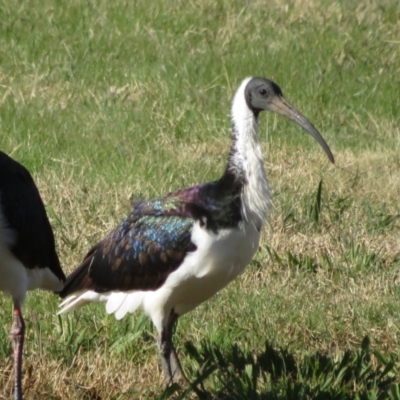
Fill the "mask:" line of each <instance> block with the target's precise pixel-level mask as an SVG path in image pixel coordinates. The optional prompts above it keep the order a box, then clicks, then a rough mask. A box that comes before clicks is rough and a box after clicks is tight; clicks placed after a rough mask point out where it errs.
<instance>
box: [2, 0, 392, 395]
mask: <svg viewBox="0 0 400 400" xmlns="http://www.w3.org/2000/svg"><path fill="white" fill-rule="evenodd" d="M0 17H1V18H0V20H1V24H0V49H1V51H0V129H1V134H0V149H1V150H3V151H5V152H7V153H9V154H10V155H12V156H13V157H14V158H15V159H17V160H18V161H20V162H22V163H23V164H24V165H25V166H26V167H27V168H29V170H30V171H31V172H32V174H33V175H34V178H35V180H36V182H37V184H38V186H39V189H40V191H41V193H42V196H43V198H44V200H45V202H46V205H47V209H48V212H49V215H50V218H51V222H52V225H53V227H54V230H55V235H56V240H57V246H58V250H59V254H60V258H61V261H62V264H63V266H64V269H65V271H66V272H70V271H72V270H73V268H74V267H75V266H76V265H77V264H78V263H79V262H80V260H81V259H82V257H83V256H84V254H85V253H86V252H87V250H88V249H89V248H90V246H91V245H92V244H94V243H95V242H96V241H97V240H99V239H100V238H102V237H103V236H104V235H105V234H106V233H107V232H108V231H109V230H110V229H111V228H112V227H114V226H115V225H116V224H117V223H118V222H119V221H120V220H121V219H122V218H124V216H126V214H127V213H128V212H129V210H130V199H131V198H147V197H152V196H157V195H160V194H163V193H166V192H168V191H170V190H174V189H178V188H181V187H185V186H188V185H191V184H195V183H199V182H202V181H207V180H212V179H215V178H217V177H218V176H219V175H220V174H221V172H222V170H223V168H224V165H225V162H226V156H227V152H228V150H229V144H230V136H229V133H230V132H229V130H230V120H229V109H230V101H231V99H232V95H233V93H234V91H235V89H236V87H237V85H238V84H239V83H240V82H241V80H242V79H243V78H244V77H246V76H255V75H258V76H266V77H269V78H272V79H274V80H275V81H276V82H277V83H278V84H279V85H280V86H281V87H282V89H283V92H284V94H285V96H286V98H287V99H288V100H289V101H290V102H291V103H292V104H293V105H294V106H296V107H297V108H298V109H299V110H300V111H302V112H303V113H304V114H305V115H306V116H307V117H308V118H309V119H310V120H311V121H312V122H313V124H314V125H315V126H316V127H317V128H318V129H319V130H320V132H321V133H322V134H323V136H324V138H325V139H326V141H327V142H328V143H329V145H330V147H331V149H332V151H333V153H334V155H335V158H336V166H331V165H330V164H329V163H328V161H327V159H326V157H325V155H324V154H323V152H322V150H321V148H320V147H319V146H318V145H317V144H316V143H315V142H314V141H313V140H312V139H311V138H309V137H308V136H307V135H305V134H304V133H303V132H301V131H300V129H299V128H298V127H296V126H294V125H293V124H291V123H290V122H287V121H285V120H283V119H282V118H281V117H278V116H274V115H264V116H263V117H262V118H261V129H260V137H261V139H262V142H263V147H264V150H265V155H266V169H267V173H268V176H269V180H270V183H271V187H272V190H273V207H272V209H271V211H270V218H269V221H270V222H269V226H267V227H266V228H265V231H264V233H263V239H262V242H261V245H260V249H259V251H258V252H257V254H256V256H255V258H254V261H253V262H252V263H251V265H250V266H249V267H248V268H247V270H246V272H245V273H244V275H243V276H241V277H240V278H239V279H237V280H236V281H235V282H233V283H232V284H231V285H230V286H228V287H227V288H226V289H224V290H223V291H222V292H221V293H219V294H218V295H217V296H215V297H214V298H213V299H211V300H210V301H208V302H207V303H205V304H204V305H202V306H200V307H199V308H198V309H196V310H195V311H194V312H192V313H191V314H189V315H187V316H185V317H183V318H181V320H180V322H179V326H178V329H177V332H176V334H175V342H176V344H177V347H178V350H179V353H180V357H181V361H182V362H183V368H184V370H185V371H187V373H188V376H189V378H190V380H191V381H192V382H196V384H197V389H196V390H197V393H196V392H195V391H194V389H193V388H190V387H181V388H179V387H175V386H174V387H171V388H168V389H167V390H165V388H164V386H163V384H162V377H161V371H160V368H159V365H158V358H157V353H156V346H155V340H154V336H155V332H154V329H153V327H152V325H151V323H150V322H149V321H148V320H147V319H146V318H144V317H143V316H142V315H141V314H137V315H135V316H133V317H128V318H125V319H123V320H122V321H119V322H116V321H115V319H114V317H113V316H108V315H105V312H104V307H103V305H100V304H92V305H89V306H87V307H85V308H83V309H81V310H80V311H78V312H75V313H73V314H71V315H67V316H61V317H57V316H56V315H55V314H56V311H57V305H58V300H57V298H56V297H55V296H53V295H51V294H48V293H44V292H39V291H37V292H32V293H30V294H29V295H28V298H27V301H26V303H25V305H24V315H25V318H26V323H27V339H26V347H25V354H24V388H25V393H26V399H27V400H28V399H90V400H94V399H102V400H105V399H132V398H138V399H139V398H140V399H145V398H146V399H153V398H159V399H163V398H196V397H198V396H201V397H204V398H210V399H211V398H215V399H232V398H233V399H371V400H372V399H400V380H399V373H400V350H399V345H400V315H399V312H398V310H399V308H400V284H399V282H400V281H399V268H400V232H399V230H400V218H399V216H400V211H399V206H398V199H399V195H400V178H399V176H400V175H399V172H400V158H399V154H400V130H399V126H400V103H399V88H400V42H399V37H400V24H399V21H400V5H399V4H398V1H395V0H383V1H378V0H370V1H364V2H358V1H347V0H346V1H345V0H339V1H330V0H329V1H328V0H324V1H317V0H307V1H303V2H296V1H283V0H274V1H271V2H264V1H252V2H241V1H228V0H213V1H210V0H205V1H202V2H188V1H182V0H176V1H174V2H162V1H142V0H137V1H122V0H117V1H113V2H108V1H77V0H72V1H69V2H54V1H49V0H41V1H37V0H36V1H29V2H28V1H23V0H20V1H14V2H6V1H2V2H1V3H0ZM0 279H1V277H0ZM0 321H1V324H0V388H3V389H2V390H0V399H3V398H4V399H8V398H11V392H12V359H11V343H10V341H9V337H8V331H9V328H10V325H11V301H10V298H9V297H7V296H3V295H1V296H0Z"/></svg>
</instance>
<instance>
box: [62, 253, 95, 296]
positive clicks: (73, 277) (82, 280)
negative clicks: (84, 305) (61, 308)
mask: <svg viewBox="0 0 400 400" xmlns="http://www.w3.org/2000/svg"><path fill="white" fill-rule="evenodd" d="M91 260H92V259H91V257H88V258H86V259H85V260H84V261H83V263H82V264H81V265H80V266H79V267H78V268H77V269H76V270H75V271H73V272H72V273H71V274H70V275H68V276H67V279H66V281H65V283H64V288H63V289H62V290H61V291H60V292H58V295H59V296H60V297H61V298H62V299H64V298H66V297H67V296H70V295H72V294H74V293H77V292H78V293H79V292H82V291H83V290H92V289H94V287H93V282H92V280H91V278H90V277H89V268H90V263H91Z"/></svg>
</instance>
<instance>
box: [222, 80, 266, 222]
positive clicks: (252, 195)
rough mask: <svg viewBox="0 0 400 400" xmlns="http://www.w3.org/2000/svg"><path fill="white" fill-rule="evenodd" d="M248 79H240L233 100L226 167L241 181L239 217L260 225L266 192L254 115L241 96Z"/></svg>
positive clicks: (263, 218)
mask: <svg viewBox="0 0 400 400" xmlns="http://www.w3.org/2000/svg"><path fill="white" fill-rule="evenodd" d="M250 80H251V78H247V79H245V80H244V81H243V82H242V84H241V85H240V87H239V89H238V90H237V92H236V94H235V97H234V99H233V104H232V110H231V115H232V124H233V145H232V149H231V154H230V158H229V162H228V170H229V171H230V172H232V173H233V174H235V175H236V176H238V177H240V178H242V179H243V181H244V185H243V192H242V204H243V209H242V213H243V217H244V218H245V219H246V220H247V221H248V222H250V223H253V224H254V225H255V226H256V227H257V228H261V226H262V224H263V223H264V221H265V219H266V213H267V210H268V206H269V204H270V191H269V188H268V182H267V177H266V174H265V169H264V159H263V155H262V149H261V145H260V141H259V139H258V134H257V132H258V118H257V117H256V116H255V115H254V113H253V111H252V110H251V109H250V108H249V107H248V105H247V102H246V99H245V96H244V91H245V87H246V85H247V84H248V82H249V81H250Z"/></svg>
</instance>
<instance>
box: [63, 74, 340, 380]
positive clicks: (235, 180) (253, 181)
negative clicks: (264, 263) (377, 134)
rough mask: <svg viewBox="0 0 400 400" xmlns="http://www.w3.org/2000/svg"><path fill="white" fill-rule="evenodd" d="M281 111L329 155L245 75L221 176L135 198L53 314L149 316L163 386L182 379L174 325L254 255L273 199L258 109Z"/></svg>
mask: <svg viewBox="0 0 400 400" xmlns="http://www.w3.org/2000/svg"><path fill="white" fill-rule="evenodd" d="M263 110H269V111H273V112H275V113H278V114H282V115H284V116H285V117H287V118H289V119H290V120H292V121H294V122H295V123H297V124H298V125H300V126H301V127H302V128H303V129H304V130H306V131H307V132H308V133H310V134H311V135H312V136H313V137H314V138H315V139H316V140H317V141H318V143H319V144H320V145H321V146H322V148H323V149H324V151H325V152H326V154H327V156H328V158H329V160H330V161H331V162H332V163H333V162H334V158H333V155H332V153H331V151H330V149H329V147H328V145H327V144H326V142H325V141H324V139H323V138H322V136H321V135H320V134H319V133H318V131H317V130H316V129H315V128H314V126H313V125H311V123H310V122H309V121H308V120H307V119H306V118H305V117H304V116H303V115H302V114H300V112H298V111H297V110H296V109H295V108H294V107H292V106H291V105H290V104H289V103H288V102H287V101H286V100H285V99H284V97H283V95H282V91H281V89H280V88H279V86H278V85H277V84H276V83H274V82H272V81H270V80H268V79H264V78H247V79H245V80H244V81H243V82H242V83H241V85H240V86H239V88H238V90H237V92H236V95H235V96H234V99H233V105H232V113H231V115H232V125H233V129H232V139H233V141H232V147H231V150H230V153H229V157H228V162H227V166H226V169H225V172H224V174H223V175H222V177H221V178H220V179H219V180H217V181H214V182H208V183H203V184H199V185H196V186H192V187H190V188H187V189H182V190H179V191H177V192H172V193H169V194H167V195H165V196H162V197H159V198H156V199H152V200H147V201H135V202H134V210H133V211H132V213H131V214H130V215H129V216H128V217H127V219H125V220H124V221H123V222H121V224H120V225H119V226H118V227H117V228H115V229H114V230H113V231H112V232H111V233H110V234H109V235H108V236H107V237H106V238H105V239H103V240H102V241H101V242H99V243H97V244H96V245H95V246H93V248H92V249H91V250H90V251H89V253H88V254H87V255H86V257H85V258H84V260H83V262H82V263H81V265H79V266H78V267H77V269H76V270H75V271H74V272H72V274H71V275H70V276H68V277H67V281H66V284H65V287H64V289H63V291H62V292H61V294H60V295H61V297H62V298H65V300H64V301H63V302H62V304H61V307H62V309H61V311H60V313H64V312H67V311H70V310H73V309H76V308H78V307H80V306H82V305H84V304H86V303H88V302H92V301H103V302H105V303H106V311H107V312H108V313H114V314H115V316H116V318H117V319H120V318H122V317H124V316H125V315H126V314H127V313H132V312H134V311H135V310H136V309H138V308H142V309H143V310H144V312H145V313H146V314H147V315H148V316H149V317H150V318H151V319H152V321H153V323H154V325H155V327H156V329H157V331H158V346H159V351H160V356H161V363H162V368H163V371H164V374H165V378H166V381H167V383H171V382H175V381H179V380H181V378H183V377H184V374H183V371H182V368H181V365H180V362H179V359H178V356H177V353H176V351H175V348H174V345H173V343H172V333H173V327H174V325H175V323H176V321H177V319H178V318H179V317H180V316H181V315H183V314H185V313H187V312H189V311H191V310H193V309H194V308H195V307H197V306H198V305H199V304H201V303H202V302H204V301H205V300H207V299H209V298H210V297H211V296H213V295H214V294H215V293H217V292H218V291H219V290H221V289H222V288H223V287H225V286H226V285H227V284H228V283H229V282H231V281H232V280H233V279H234V278H236V277H237V276H238V275H239V274H240V273H242V272H243V270H244V268H245V267H246V265H247V264H249V262H250V261H251V259H252V257H253V255H254V253H255V252H256V250H257V248H258V244H259V240H260V233H261V229H262V227H263V224H264V222H265V219H266V213H267V210H268V205H269V203H270V192H269V188H268V183H267V178H266V174H265V170H264V161H263V156H262V150H261V146H260V142H259V138H258V135H257V131H258V117H259V114H260V112H261V111H263Z"/></svg>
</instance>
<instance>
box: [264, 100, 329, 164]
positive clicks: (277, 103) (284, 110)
mask: <svg viewBox="0 0 400 400" xmlns="http://www.w3.org/2000/svg"><path fill="white" fill-rule="evenodd" d="M268 109H269V110H270V111H272V112H275V113H277V114H281V115H283V116H284V117H286V118H288V119H290V120H291V121H293V122H295V123H296V124H298V125H300V126H301V127H302V128H303V129H304V130H305V131H306V132H308V133H309V134H310V135H311V136H312V137H313V138H314V139H315V140H316V141H317V142H318V143H319V144H320V145H321V147H322V148H323V149H324V151H325V153H326V155H327V156H328V158H329V161H330V162H331V163H332V164H334V163H335V159H334V157H333V154H332V152H331V149H330V148H329V146H328V145H327V143H326V142H325V140H324V138H323V137H322V136H321V134H320V133H319V132H318V131H317V130H316V129H315V128H314V126H313V125H312V124H311V122H310V121H309V120H308V119H307V118H306V117H305V116H304V115H303V114H301V113H300V112H299V111H298V110H296V109H295V108H294V107H293V106H292V105H291V104H290V103H288V102H287V101H286V100H285V98H284V97H282V96H275V97H274V98H273V100H271V101H270V103H269V104H268Z"/></svg>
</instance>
